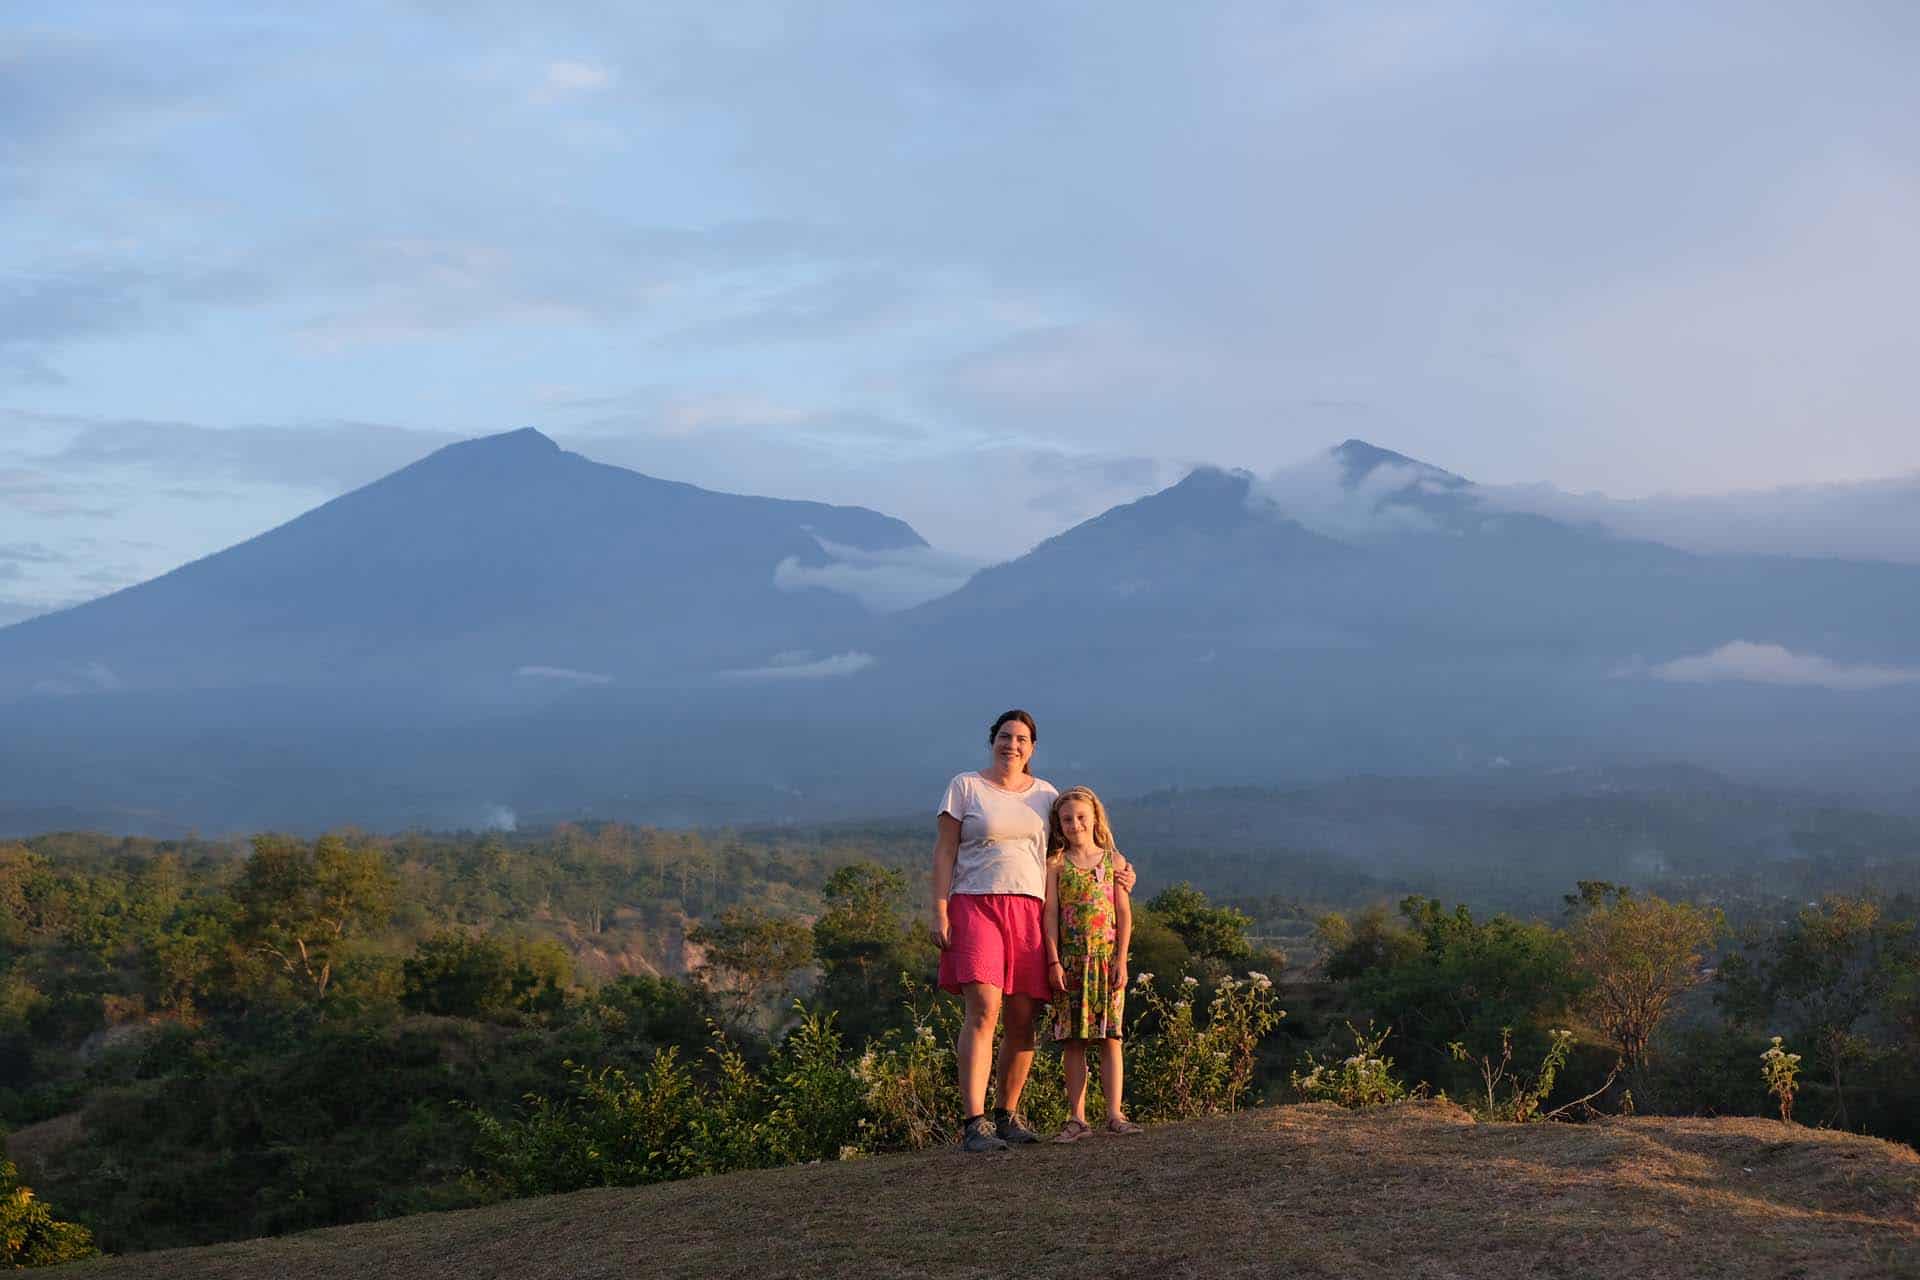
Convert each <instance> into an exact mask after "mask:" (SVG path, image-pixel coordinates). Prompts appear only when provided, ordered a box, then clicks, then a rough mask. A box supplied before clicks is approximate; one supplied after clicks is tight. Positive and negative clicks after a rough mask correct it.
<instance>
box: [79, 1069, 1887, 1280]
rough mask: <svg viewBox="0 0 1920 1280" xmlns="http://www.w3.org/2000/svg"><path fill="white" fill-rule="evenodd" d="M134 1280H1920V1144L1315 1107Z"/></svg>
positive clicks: (218, 1250)
mask: <svg viewBox="0 0 1920 1280" xmlns="http://www.w3.org/2000/svg"><path fill="white" fill-rule="evenodd" d="M63 1274H73V1275H74V1276H76V1277H81V1276H85V1277H88V1278H89V1280H93V1278H101V1280H104V1278H106V1277H116V1278H117V1277H125V1278H126V1280H135V1278H136V1277H137V1278H138V1280H175V1278H179V1280H185V1278H186V1277H194V1278H195V1280H225V1278H239V1277H248V1278H255V1277H257V1278H258V1280H443V1278H444V1280H488V1278H491V1277H513V1278H515V1280H519V1278H538V1280H545V1278H548V1277H552V1278H554V1280H561V1278H565V1280H589V1278H593V1280H597V1278H600V1277H605V1278H607V1280H614V1278H616V1277H618V1278H621V1280H625V1278H628V1277H635V1276H703V1277H704V1276H713V1277H755V1278H756V1280H758V1278H761V1277H768V1276H823V1277H824V1276H834V1277H842V1276H908V1275H935V1276H955V1277H959V1276H978V1277H989V1276H994V1277H997V1276H1007V1275H1018V1276H1033V1277H1042V1276H1067V1275H1073V1276H1080V1277H1109V1276H1151V1277H1155V1278H1156V1280H1173V1278H1175V1277H1188V1276H1192V1277H1215V1276H1255V1275H1259V1276H1327V1277H1334V1276H1338V1277H1341V1278H1342V1280H1352V1278H1353V1277H1356V1276H1363V1277H1380V1278H1382V1280H1394V1278H1397V1277H1419V1278H1422V1280H1443V1278H1451V1277H1475V1278H1479V1277H1507V1276H1513V1277H1530V1276H1595V1277H1600V1276H1605V1277H1632V1278H1633V1280H1666V1278H1668V1277H1682V1276H1703V1277H1704V1276H1732V1275H1739V1276H1744V1277H1752V1278H1754V1280H1760V1278H1767V1280H1773V1278H1784V1277H1807V1278H1808V1280H1814V1278H1818V1280H1842V1278H1845V1277H1920V1155H1916V1154H1915V1152H1914V1151H1913V1150H1912V1149H1910V1148H1907V1147H1902V1146H1896V1145H1894V1144H1891V1143H1886V1142H1881V1141H1879V1140H1877V1139H1873V1138H1863V1137H1858V1136H1854V1135H1850V1134H1841V1133H1832V1132H1825V1131H1821V1130H1812V1129H1804V1128H1799V1127H1788V1126H1784V1125H1781V1124H1779V1123H1777V1122H1774V1121H1770V1120H1672V1119H1658V1118H1639V1119H1628V1120H1612V1121H1605V1122H1600V1123H1596V1124H1591V1125H1584V1126H1576V1125H1556V1124H1535V1125H1479V1124H1475V1123H1474V1122H1473V1120H1472V1118H1471V1117H1470V1116H1468V1115H1467V1114H1466V1113H1465V1112H1463V1111H1461V1110H1460V1109H1459V1108H1457V1107H1454V1106H1451V1105H1449V1104H1447V1103H1436V1102H1424V1103H1407V1104H1403V1105H1400V1106H1396V1107H1391V1108H1387V1109H1385V1110H1381V1111H1375V1112H1361V1113H1352V1112H1345V1111H1342V1110H1340V1109H1338V1108H1336V1107H1333V1106H1330V1105H1326V1104H1318V1105H1310V1106H1291V1107H1274V1108H1263V1109H1258V1110H1253V1111H1248V1112H1243V1113H1241V1114H1239V1115H1236V1116H1231V1117H1224V1118H1221V1119H1216V1120H1206V1121H1199V1122H1195V1123H1191V1124H1182V1125H1166V1126H1159V1127H1155V1128H1152V1129H1149V1130H1148V1131H1147V1132H1146V1133H1145V1134H1143V1135H1141V1136H1138V1137H1113V1136H1106V1135H1102V1136H1100V1137H1098V1138H1095V1139H1089V1140H1087V1141H1084V1142H1081V1143H1078V1144H1075V1145H1073V1146H1051V1145H1042V1146H1038V1147H1028V1148H1025V1149H1021V1150H1017V1151H1014V1152H1010V1153H1008V1154H1005V1155H995V1156H963V1155H961V1154H959V1153H958V1152H957V1151H954V1150H942V1151H934V1152H927V1153H923V1154H919V1155H906V1156H889V1157H882V1158H877V1159H870V1160H860V1161H853V1162H849V1163H843V1164H836V1165H815V1166H804V1167H800V1168H792V1169H776V1170H770V1171H766V1172H757V1173H743V1174H731V1175H727V1176H725V1177H718V1178H704V1179H698V1180H693V1181H688V1182H680V1183H672V1184H668V1185H664V1186H655V1187H644V1188H634V1189H619V1190H603V1191H588V1192H581V1193H578V1194H575V1195H569V1196H553V1197H548V1198H544V1199H538V1200H525V1201H518V1202H515V1203H511V1204H505V1205H499V1206H495V1207H492V1208H488V1209H481V1210H470V1211H465V1212H459V1213H446V1214H429V1215H422V1216H419V1217H413V1218H404V1219H398V1220H394V1221H390V1222H380V1223H368V1224H362V1225H359V1226H353V1227H341V1228H335V1229H332V1230H327V1231H318V1232H312V1233H309V1234H306V1235H301V1236H292V1237H287V1238H284V1239H278V1240H259V1241H249V1242H244V1243H239V1244H226V1245H216V1246H212V1247H209V1248H204V1249H189V1250H179V1251H174V1252H168V1253H155V1254H145V1255H140V1256H136V1257H128V1258H122V1259H110V1260H106V1261H102V1262H97V1263H91V1264H83V1265H81V1266H79V1267H75V1268H73V1269H72V1270H71V1272H70V1273H63Z"/></svg>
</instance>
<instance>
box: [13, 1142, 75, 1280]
mask: <svg viewBox="0 0 1920 1280" xmlns="http://www.w3.org/2000/svg"><path fill="white" fill-rule="evenodd" d="M98 1252H99V1250H97V1249H95V1248H94V1247H93V1234H92V1233H91V1232H89V1231H88V1230H87V1229H86V1228H85V1227H83V1226H81V1225H80V1224H78V1223H75V1222H62V1221H60V1220H59V1219H58V1218H55V1217H54V1216H53V1211H52V1210H51V1209H49V1208H47V1205H46V1202H45V1201H42V1200H37V1199H35V1198H34V1194H33V1191H32V1189H31V1188H28V1187H23V1186H21V1185H20V1171H19V1170H18V1169H16V1168H14V1166H13V1162H12V1161H10V1160H8V1159H6V1158H5V1157H0V1267H5V1268H9V1269H18V1268H20V1267H47V1266H52V1265H54V1264H55V1263H59V1262H73V1261H76V1260H78V1259H80V1258H91V1257H93V1256H94V1255H95V1254H96V1253H98Z"/></svg>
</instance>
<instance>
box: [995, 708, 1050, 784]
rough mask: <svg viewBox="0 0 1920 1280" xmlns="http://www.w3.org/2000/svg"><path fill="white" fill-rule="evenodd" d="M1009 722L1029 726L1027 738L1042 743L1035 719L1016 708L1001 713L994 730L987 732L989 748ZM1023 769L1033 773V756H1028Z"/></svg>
mask: <svg viewBox="0 0 1920 1280" xmlns="http://www.w3.org/2000/svg"><path fill="white" fill-rule="evenodd" d="M1009 720H1018V721H1019V722H1020V723H1021V724H1023V725H1025V726H1027V736H1028V737H1029V738H1032V739H1033V740H1034V742H1035V743H1038V742H1039V741H1040V730H1039V729H1038V728H1037V727H1036V726H1035V725H1034V723H1033V717H1032V716H1030V715H1028V714H1027V713H1026V712H1024V711H1022V710H1020V708H1018V707H1015V708H1014V709H1013V710H1011V711H1002V712H1001V713H1000V718H999V719H998V720H995V721H994V722H993V728H991V729H989V730H987V745H988V746H992V745H993V740H994V739H995V738H997V737H999V736H1000V726H1001V725H1003V724H1005V723H1006V722H1007V721H1009ZM1022 767H1023V768H1024V769H1025V770H1026V771H1027V772H1028V773H1032V772H1033V756H1032V755H1028V756H1027V763H1026V764H1025V765H1024V766H1022Z"/></svg>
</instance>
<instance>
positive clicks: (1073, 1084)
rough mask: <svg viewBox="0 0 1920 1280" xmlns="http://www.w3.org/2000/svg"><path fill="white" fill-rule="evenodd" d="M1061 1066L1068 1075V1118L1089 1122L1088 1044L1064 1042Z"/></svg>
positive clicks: (1081, 1041)
mask: <svg viewBox="0 0 1920 1280" xmlns="http://www.w3.org/2000/svg"><path fill="white" fill-rule="evenodd" d="M1060 1064H1061V1066H1063V1067H1064V1068H1066V1073H1067V1118H1068V1119H1070V1120H1078V1121H1079V1122H1080V1123H1081V1124H1085V1123H1086V1122H1087V1042H1086V1041H1085V1040H1062V1041H1061V1042H1060Z"/></svg>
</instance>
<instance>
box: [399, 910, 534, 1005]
mask: <svg viewBox="0 0 1920 1280" xmlns="http://www.w3.org/2000/svg"><path fill="white" fill-rule="evenodd" d="M571 973H572V966H571V964H570V963H569V961H568V959H567V957H566V954H565V953H564V952H562V951H561V950H560V948H559V947H558V946H556V945H555V944H554V943H552V942H540V943H532V944H528V943H525V942H519V941H517V940H514V941H502V940H501V939H498V938H491V937H484V936H476V935H473V934H470V933H465V932H463V931H461V930H458V929H446V930H442V931H440V932H438V933H435V934H431V935H429V936H428V937H426V938H422V939H421V940H420V942H419V943H418V944H417V945H416V946H415V947H414V949H413V954H412V955H410V956H408V957H407V958H406V960H405V961H404V962H403V963H402V965H401V974H402V978H401V982H402V986H401V995H400V1002H401V1004H403V1005H404V1006H406V1007H407V1008H408V1009H411V1010H413V1011H415V1012H416V1013H436V1014H441V1015H444V1016H446V1017H454V1018H496V1017H500V1016H501V1015H503V1014H509V1013H514V1012H541V1011H546V1010H550V1009H552V1008H554V1007H555V1006H556V1004H557V1001H558V1000H559V998H560V993H562V992H563V991H564V990H565V988H566V987H567V986H568V985H569V982H570V979H571Z"/></svg>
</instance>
